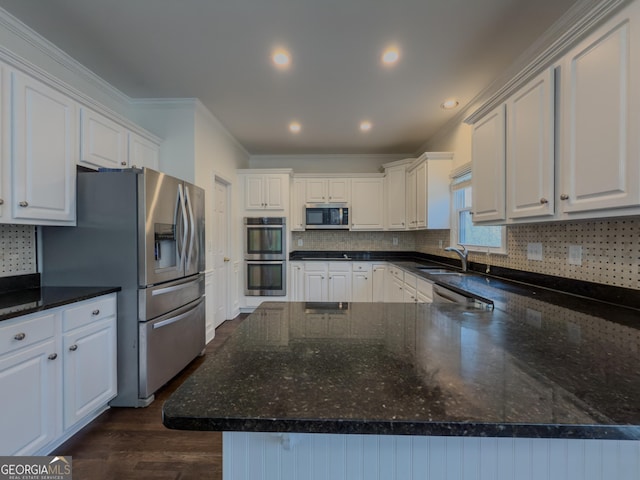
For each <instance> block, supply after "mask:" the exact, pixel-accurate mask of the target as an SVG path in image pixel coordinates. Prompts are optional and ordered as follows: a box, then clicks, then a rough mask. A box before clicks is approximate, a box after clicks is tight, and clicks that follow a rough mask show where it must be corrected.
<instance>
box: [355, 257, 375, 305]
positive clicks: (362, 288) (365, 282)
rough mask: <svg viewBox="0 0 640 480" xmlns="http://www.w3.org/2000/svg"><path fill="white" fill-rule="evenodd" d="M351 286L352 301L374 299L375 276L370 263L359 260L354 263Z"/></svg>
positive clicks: (369, 300)
mask: <svg viewBox="0 0 640 480" xmlns="http://www.w3.org/2000/svg"><path fill="white" fill-rule="evenodd" d="M351 287H352V288H351V301H352V302H371V301H372V300H373V277H372V272H371V264H370V263H366V262H357V263H354V264H353V276H352V278H351Z"/></svg>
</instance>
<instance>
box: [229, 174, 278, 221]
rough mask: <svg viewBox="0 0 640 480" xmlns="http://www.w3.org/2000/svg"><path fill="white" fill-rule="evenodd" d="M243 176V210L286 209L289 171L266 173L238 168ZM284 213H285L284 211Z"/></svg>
mask: <svg viewBox="0 0 640 480" xmlns="http://www.w3.org/2000/svg"><path fill="white" fill-rule="evenodd" d="M238 172H239V173H241V174H242V175H241V177H244V182H243V186H244V208H245V210H281V211H285V212H286V210H287V209H288V205H289V203H288V201H289V182H290V174H289V173H275V172H274V173H266V172H264V170H263V171H256V170H253V171H247V170H244V171H243V170H239V171H238ZM285 214H286V213H285Z"/></svg>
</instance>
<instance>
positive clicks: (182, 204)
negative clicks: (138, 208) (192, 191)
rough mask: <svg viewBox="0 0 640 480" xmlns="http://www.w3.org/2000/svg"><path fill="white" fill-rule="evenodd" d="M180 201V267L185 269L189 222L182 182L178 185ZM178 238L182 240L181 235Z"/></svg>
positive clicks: (177, 221)
mask: <svg viewBox="0 0 640 480" xmlns="http://www.w3.org/2000/svg"><path fill="white" fill-rule="evenodd" d="M178 203H179V206H180V217H179V218H178V219H177V220H176V223H179V222H180V221H182V243H181V244H180V246H179V251H180V264H179V269H182V270H183V271H184V268H185V263H184V257H185V250H186V248H187V235H188V233H189V232H188V230H189V224H188V220H187V215H186V206H185V199H184V191H183V189H182V184H179V185H178ZM178 240H180V237H178Z"/></svg>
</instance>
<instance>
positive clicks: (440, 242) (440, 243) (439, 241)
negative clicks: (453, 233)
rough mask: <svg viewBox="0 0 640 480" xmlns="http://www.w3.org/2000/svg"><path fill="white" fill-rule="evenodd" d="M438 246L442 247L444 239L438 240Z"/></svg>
mask: <svg viewBox="0 0 640 480" xmlns="http://www.w3.org/2000/svg"><path fill="white" fill-rule="evenodd" d="M438 248H440V249H442V240H438Z"/></svg>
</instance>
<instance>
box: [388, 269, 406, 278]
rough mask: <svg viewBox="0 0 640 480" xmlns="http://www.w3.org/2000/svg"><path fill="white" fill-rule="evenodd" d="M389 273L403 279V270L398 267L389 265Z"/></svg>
mask: <svg viewBox="0 0 640 480" xmlns="http://www.w3.org/2000/svg"><path fill="white" fill-rule="evenodd" d="M389 273H390V274H391V275H392V276H394V277H395V278H397V279H398V280H401V281H404V271H402V270H401V269H399V268H398V267H389Z"/></svg>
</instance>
